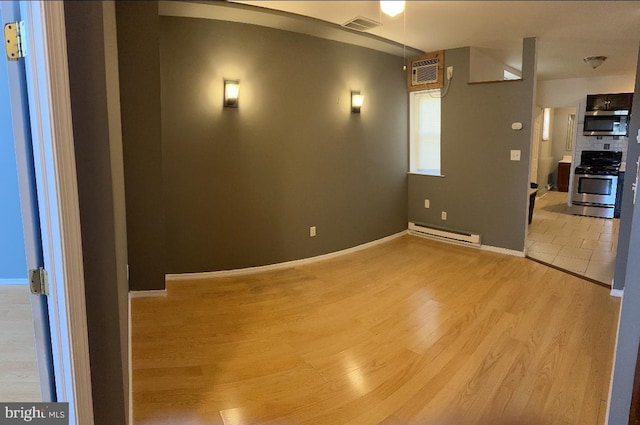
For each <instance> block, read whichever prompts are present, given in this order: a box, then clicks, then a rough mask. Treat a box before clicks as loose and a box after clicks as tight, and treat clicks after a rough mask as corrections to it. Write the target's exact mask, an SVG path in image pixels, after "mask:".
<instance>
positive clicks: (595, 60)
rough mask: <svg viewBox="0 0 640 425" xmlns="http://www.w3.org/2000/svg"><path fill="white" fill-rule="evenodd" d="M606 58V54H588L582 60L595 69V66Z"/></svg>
mask: <svg viewBox="0 0 640 425" xmlns="http://www.w3.org/2000/svg"><path fill="white" fill-rule="evenodd" d="M606 60H607V57H606V56H588V57H586V58H584V62H585V63H586V64H587V65H589V66H590V67H591V68H593V69H596V68H597V67H599V66H600V65H602V64H603V62H604V61H606Z"/></svg>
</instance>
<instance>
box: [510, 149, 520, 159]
mask: <svg viewBox="0 0 640 425" xmlns="http://www.w3.org/2000/svg"><path fill="white" fill-rule="evenodd" d="M511 160H512V161H520V150H511Z"/></svg>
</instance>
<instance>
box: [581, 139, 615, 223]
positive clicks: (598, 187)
mask: <svg viewBox="0 0 640 425" xmlns="http://www.w3.org/2000/svg"><path fill="white" fill-rule="evenodd" d="M621 163H622V152H612V151H583V152H582V155H581V157H580V165H579V166H578V167H576V170H575V175H574V179H573V190H572V196H571V203H572V204H573V205H572V207H571V212H572V213H573V214H579V215H588V216H593V217H602V218H613V215H614V209H615V204H616V192H617V190H618V171H619V170H620V164H621Z"/></svg>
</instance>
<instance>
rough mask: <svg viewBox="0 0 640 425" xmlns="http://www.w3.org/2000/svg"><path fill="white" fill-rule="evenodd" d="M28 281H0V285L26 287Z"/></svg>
mask: <svg viewBox="0 0 640 425" xmlns="http://www.w3.org/2000/svg"><path fill="white" fill-rule="evenodd" d="M28 284H29V279H0V285H28Z"/></svg>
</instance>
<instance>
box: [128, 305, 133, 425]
mask: <svg viewBox="0 0 640 425" xmlns="http://www.w3.org/2000/svg"><path fill="white" fill-rule="evenodd" d="M127 308H128V313H127V319H128V322H129V323H128V325H127V326H128V331H127V332H128V334H127V337H128V339H129V344H128V349H129V350H128V351H129V352H128V353H127V356H128V362H129V367H128V369H129V423H128V425H133V355H132V353H133V349H132V347H131V342H132V337H131V329H132V327H131V292H129V297H128V306H127Z"/></svg>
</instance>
